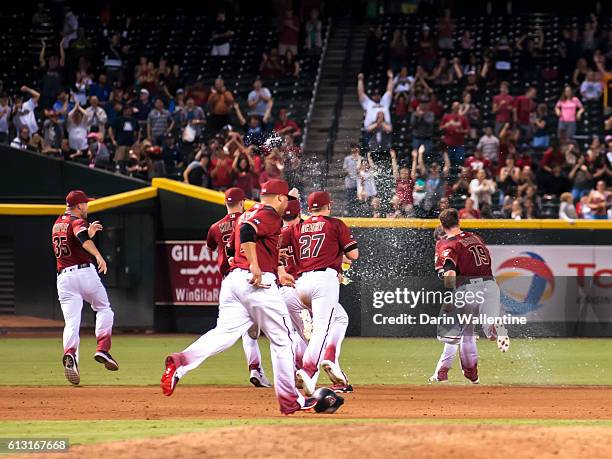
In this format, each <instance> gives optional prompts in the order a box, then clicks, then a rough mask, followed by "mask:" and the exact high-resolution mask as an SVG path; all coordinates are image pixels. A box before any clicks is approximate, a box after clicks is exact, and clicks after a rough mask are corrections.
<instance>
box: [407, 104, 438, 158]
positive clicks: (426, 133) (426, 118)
mask: <svg viewBox="0 0 612 459" xmlns="http://www.w3.org/2000/svg"><path fill="white" fill-rule="evenodd" d="M434 122H435V115H434V113H433V112H432V111H431V110H429V108H428V106H427V100H426V99H421V100H420V101H419V105H417V108H416V110H414V111H413V112H412V115H411V116H410V127H411V128H412V149H413V150H418V149H419V147H420V146H421V145H423V146H424V148H425V156H426V157H428V158H429V157H430V156H431V153H432V151H431V150H432V138H433V134H434Z"/></svg>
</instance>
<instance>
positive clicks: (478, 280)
mask: <svg viewBox="0 0 612 459" xmlns="http://www.w3.org/2000/svg"><path fill="white" fill-rule="evenodd" d="M493 279H494V278H493V276H486V277H474V278H472V279H470V284H478V283H479V282H484V281H488V280H493Z"/></svg>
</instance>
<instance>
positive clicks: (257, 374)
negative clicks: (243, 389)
mask: <svg viewBox="0 0 612 459" xmlns="http://www.w3.org/2000/svg"><path fill="white" fill-rule="evenodd" d="M249 381H251V384H253V385H254V386H255V387H272V384H270V381H268V378H266V375H264V373H263V371H262V370H251V377H250V378H249Z"/></svg>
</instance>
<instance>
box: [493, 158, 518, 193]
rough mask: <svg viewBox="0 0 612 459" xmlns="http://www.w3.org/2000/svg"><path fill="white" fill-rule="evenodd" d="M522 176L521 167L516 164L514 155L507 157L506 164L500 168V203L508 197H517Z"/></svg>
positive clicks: (498, 183)
mask: <svg viewBox="0 0 612 459" xmlns="http://www.w3.org/2000/svg"><path fill="white" fill-rule="evenodd" d="M520 178H521V169H520V168H519V167H517V166H516V164H515V161H514V156H512V155H510V156H508V157H506V164H505V165H504V167H501V168H500V169H499V176H498V179H497V185H498V186H497V187H498V189H499V204H500V205H502V204H503V203H504V200H505V198H506V197H510V198H515V197H516V196H517V195H518V185H519V181H520Z"/></svg>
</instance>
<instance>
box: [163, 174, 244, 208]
mask: <svg viewBox="0 0 612 459" xmlns="http://www.w3.org/2000/svg"><path fill="white" fill-rule="evenodd" d="M151 185H153V186H154V187H156V188H159V189H160V190H165V191H170V192H172V193H177V194H181V195H183V196H188V197H190V198H194V199H199V200H200V201H207V202H210V203H213V204H219V205H221V206H225V195H224V194H223V193H222V192H220V191H214V190H209V189H208V188H202V187H201V186H196V185H190V184H188V183H182V182H177V181H176V180H170V179H166V178H154V179H153V181H152V182H151ZM253 205H255V201H251V200H247V201H245V203H244V207H246V208H247V209H250V208H251V207H252V206H253Z"/></svg>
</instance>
